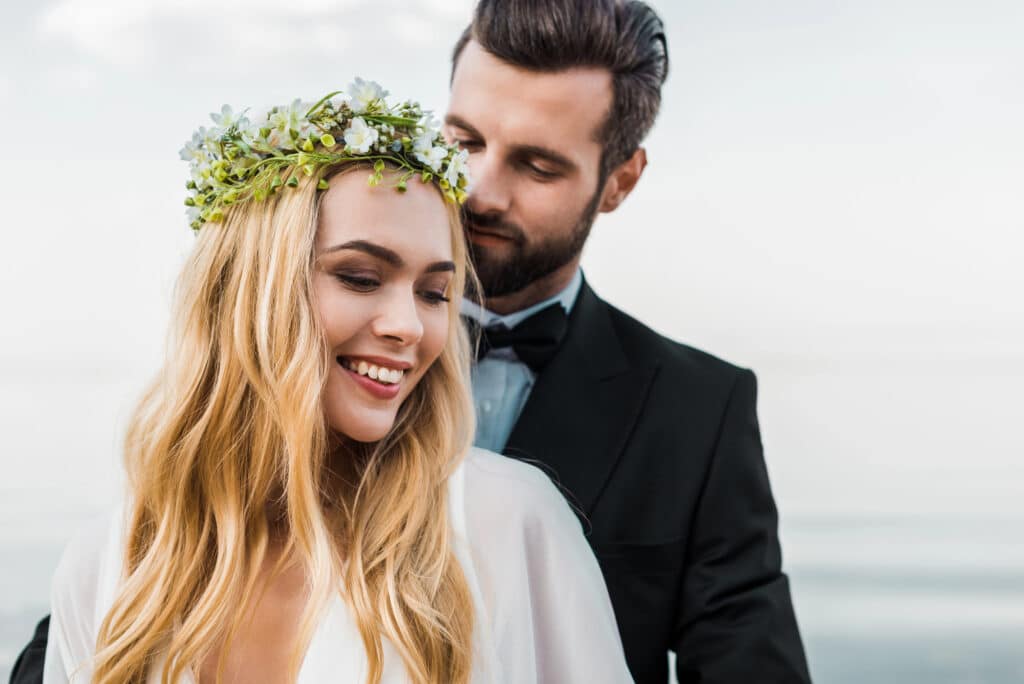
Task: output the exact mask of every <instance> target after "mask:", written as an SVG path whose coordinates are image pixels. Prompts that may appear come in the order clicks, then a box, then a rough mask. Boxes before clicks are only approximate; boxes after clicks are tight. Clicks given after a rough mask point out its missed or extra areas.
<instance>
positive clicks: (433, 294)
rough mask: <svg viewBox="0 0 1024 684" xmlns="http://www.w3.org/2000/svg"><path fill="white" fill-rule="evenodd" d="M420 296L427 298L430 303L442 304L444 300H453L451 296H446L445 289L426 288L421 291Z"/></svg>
mask: <svg viewBox="0 0 1024 684" xmlns="http://www.w3.org/2000/svg"><path fill="white" fill-rule="evenodd" d="M420 296H421V297H423V299H425V300H426V301H427V302H429V303H430V304H440V303H442V302H450V301H451V299H450V298H449V297H446V296H445V294H444V291H443V290H442V291H437V290H424V291H423V292H421V293H420Z"/></svg>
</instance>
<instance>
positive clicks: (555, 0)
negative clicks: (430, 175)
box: [452, 0, 668, 184]
mask: <svg viewBox="0 0 1024 684" xmlns="http://www.w3.org/2000/svg"><path fill="white" fill-rule="evenodd" d="M470 40H475V41H476V42H478V43H479V44H480V46H481V47H482V48H484V49H485V50H487V51H488V52H489V53H491V54H492V55H494V56H495V57H497V58H498V59H500V60H502V61H504V62H507V63H509V64H512V65H513V66H517V67H521V68H524V69H529V70H532V71H542V72H555V71H562V70H565V69H571V68H573V67H596V68H601V69H607V70H608V71H610V72H611V74H612V93H613V94H612V106H611V109H610V110H609V111H608V114H607V116H606V117H605V120H604V122H603V123H602V125H601V127H600V129H599V130H598V131H597V135H598V138H597V139H598V141H599V142H600V143H601V144H602V146H603V147H602V152H601V183H602V184H603V183H604V180H605V179H606V178H607V177H608V174H609V173H610V172H611V171H612V169H614V168H615V167H617V166H618V165H619V164H621V163H622V162H624V161H626V160H627V159H629V157H630V156H632V154H633V153H634V152H635V151H636V149H637V147H639V146H640V142H641V141H642V140H643V139H644V136H646V135H647V133H648V131H650V129H651V126H652V125H653V124H654V119H655V117H656V116H657V115H658V107H659V105H660V104H661V84H662V83H664V82H665V77H666V76H667V75H668V43H667V41H666V39H665V28H664V26H663V25H662V23H661V19H660V18H659V17H658V15H657V14H655V12H654V10H652V9H651V8H650V7H648V6H647V5H646V4H645V3H643V2H640V1H639V0H480V2H479V3H478V4H477V6H476V10H475V11H474V13H473V22H472V23H471V24H470V25H469V26H468V27H467V28H466V30H465V31H463V33H462V36H461V37H460V38H459V41H458V43H456V45H455V50H454V52H453V54H452V73H453V74H454V71H455V66H456V64H457V63H458V60H459V55H460V54H461V53H462V50H463V48H465V47H466V44H467V43H468V42H469V41H470Z"/></svg>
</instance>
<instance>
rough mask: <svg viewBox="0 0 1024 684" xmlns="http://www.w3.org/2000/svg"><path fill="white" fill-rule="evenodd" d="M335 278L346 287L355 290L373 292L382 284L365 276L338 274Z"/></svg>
mask: <svg viewBox="0 0 1024 684" xmlns="http://www.w3.org/2000/svg"><path fill="white" fill-rule="evenodd" d="M334 277H335V278H337V279H338V280H340V281H341V282H342V283H344V284H345V285H348V286H349V287H351V288H353V289H355V290H372V289H373V288H375V287H377V286H378V285H380V283H379V282H378V281H377V280H375V279H373V278H367V277H364V276H354V275H348V274H345V273H336V274H335V275H334Z"/></svg>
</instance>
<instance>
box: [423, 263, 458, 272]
mask: <svg viewBox="0 0 1024 684" xmlns="http://www.w3.org/2000/svg"><path fill="white" fill-rule="evenodd" d="M449 271H451V272H453V273H454V272H455V262H454V261H438V262H435V263H433V264H430V265H429V266H427V271H426V272H427V273H447V272H449Z"/></svg>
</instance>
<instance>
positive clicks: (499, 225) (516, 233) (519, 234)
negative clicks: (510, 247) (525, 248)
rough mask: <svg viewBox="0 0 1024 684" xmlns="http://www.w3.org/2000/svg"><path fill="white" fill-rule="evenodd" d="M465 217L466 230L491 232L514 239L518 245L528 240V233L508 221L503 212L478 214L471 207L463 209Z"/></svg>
mask: <svg viewBox="0 0 1024 684" xmlns="http://www.w3.org/2000/svg"><path fill="white" fill-rule="evenodd" d="M463 211H464V213H463V219H464V222H465V226H466V230H479V231H480V232H483V233H490V234H492V235H497V236H498V237H503V238H506V239H508V240H511V241H513V242H514V243H516V244H517V245H522V244H524V243H525V242H526V233H524V232H523V229H522V228H520V227H519V226H517V225H516V224H514V223H512V222H510V221H506V220H505V219H504V218H502V216H501V214H478V213H476V212H474V211H470V210H469V209H465V208H464V209H463Z"/></svg>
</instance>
